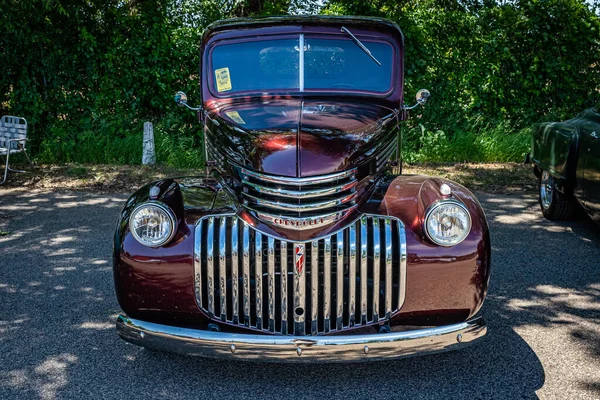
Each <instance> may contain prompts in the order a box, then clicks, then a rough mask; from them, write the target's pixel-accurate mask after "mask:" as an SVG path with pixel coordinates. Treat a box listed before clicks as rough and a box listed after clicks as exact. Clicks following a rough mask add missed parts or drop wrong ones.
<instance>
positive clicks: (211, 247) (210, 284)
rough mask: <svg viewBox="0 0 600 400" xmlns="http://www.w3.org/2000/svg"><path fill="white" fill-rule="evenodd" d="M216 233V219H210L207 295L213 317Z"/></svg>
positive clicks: (207, 252) (207, 246)
mask: <svg viewBox="0 0 600 400" xmlns="http://www.w3.org/2000/svg"><path fill="white" fill-rule="evenodd" d="M214 232H215V218H214V217H209V218H208V232H207V235H206V236H207V239H206V241H207V243H206V255H207V257H206V280H207V284H208V286H207V291H208V293H207V295H208V310H207V311H208V314H209V316H211V317H213V316H214V315H215V299H214V296H215V281H214V275H213V274H214V268H215V266H214V261H213V260H214V242H215V241H214Z"/></svg>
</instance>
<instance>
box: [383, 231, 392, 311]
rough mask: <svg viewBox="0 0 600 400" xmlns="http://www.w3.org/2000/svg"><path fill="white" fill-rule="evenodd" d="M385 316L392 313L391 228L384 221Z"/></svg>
mask: <svg viewBox="0 0 600 400" xmlns="http://www.w3.org/2000/svg"><path fill="white" fill-rule="evenodd" d="M384 225H385V285H386V286H385V315H386V318H389V316H390V315H391V313H392V226H391V223H390V221H389V220H387V221H385V224H384Z"/></svg>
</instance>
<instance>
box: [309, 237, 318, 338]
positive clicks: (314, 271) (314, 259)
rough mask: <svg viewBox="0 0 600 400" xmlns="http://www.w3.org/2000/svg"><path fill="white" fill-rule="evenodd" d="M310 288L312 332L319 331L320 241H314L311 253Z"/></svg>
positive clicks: (313, 333) (312, 333)
mask: <svg viewBox="0 0 600 400" xmlns="http://www.w3.org/2000/svg"><path fill="white" fill-rule="evenodd" d="M310 289H311V293H312V297H311V300H310V310H311V321H310V334H311V335H316V334H317V333H319V320H318V318H319V305H318V304H319V241H318V240H315V241H313V242H312V246H311V253H310Z"/></svg>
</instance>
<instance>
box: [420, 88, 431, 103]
mask: <svg viewBox="0 0 600 400" xmlns="http://www.w3.org/2000/svg"><path fill="white" fill-rule="evenodd" d="M430 97H431V93H429V90H427V89H421V90H419V91H418V92H417V103H419V104H421V105H422V104H425V103H427V100H429V98H430Z"/></svg>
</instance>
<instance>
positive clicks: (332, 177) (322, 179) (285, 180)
mask: <svg viewBox="0 0 600 400" xmlns="http://www.w3.org/2000/svg"><path fill="white" fill-rule="evenodd" d="M356 171H357V169H356V168H352V169H349V170H347V171H343V172H337V173H335V174H329V175H319V176H308V177H306V178H292V177H286V176H273V175H265V174H261V173H260V172H255V171H252V170H249V169H246V168H241V172H242V174H243V175H246V176H250V177H252V178H256V179H259V180H261V181H265V182H272V183H278V184H281V185H295V186H308V185H320V184H322V183H328V182H333V181H337V180H338V179H344V178H347V177H349V176H352V175H355V174H356Z"/></svg>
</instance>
